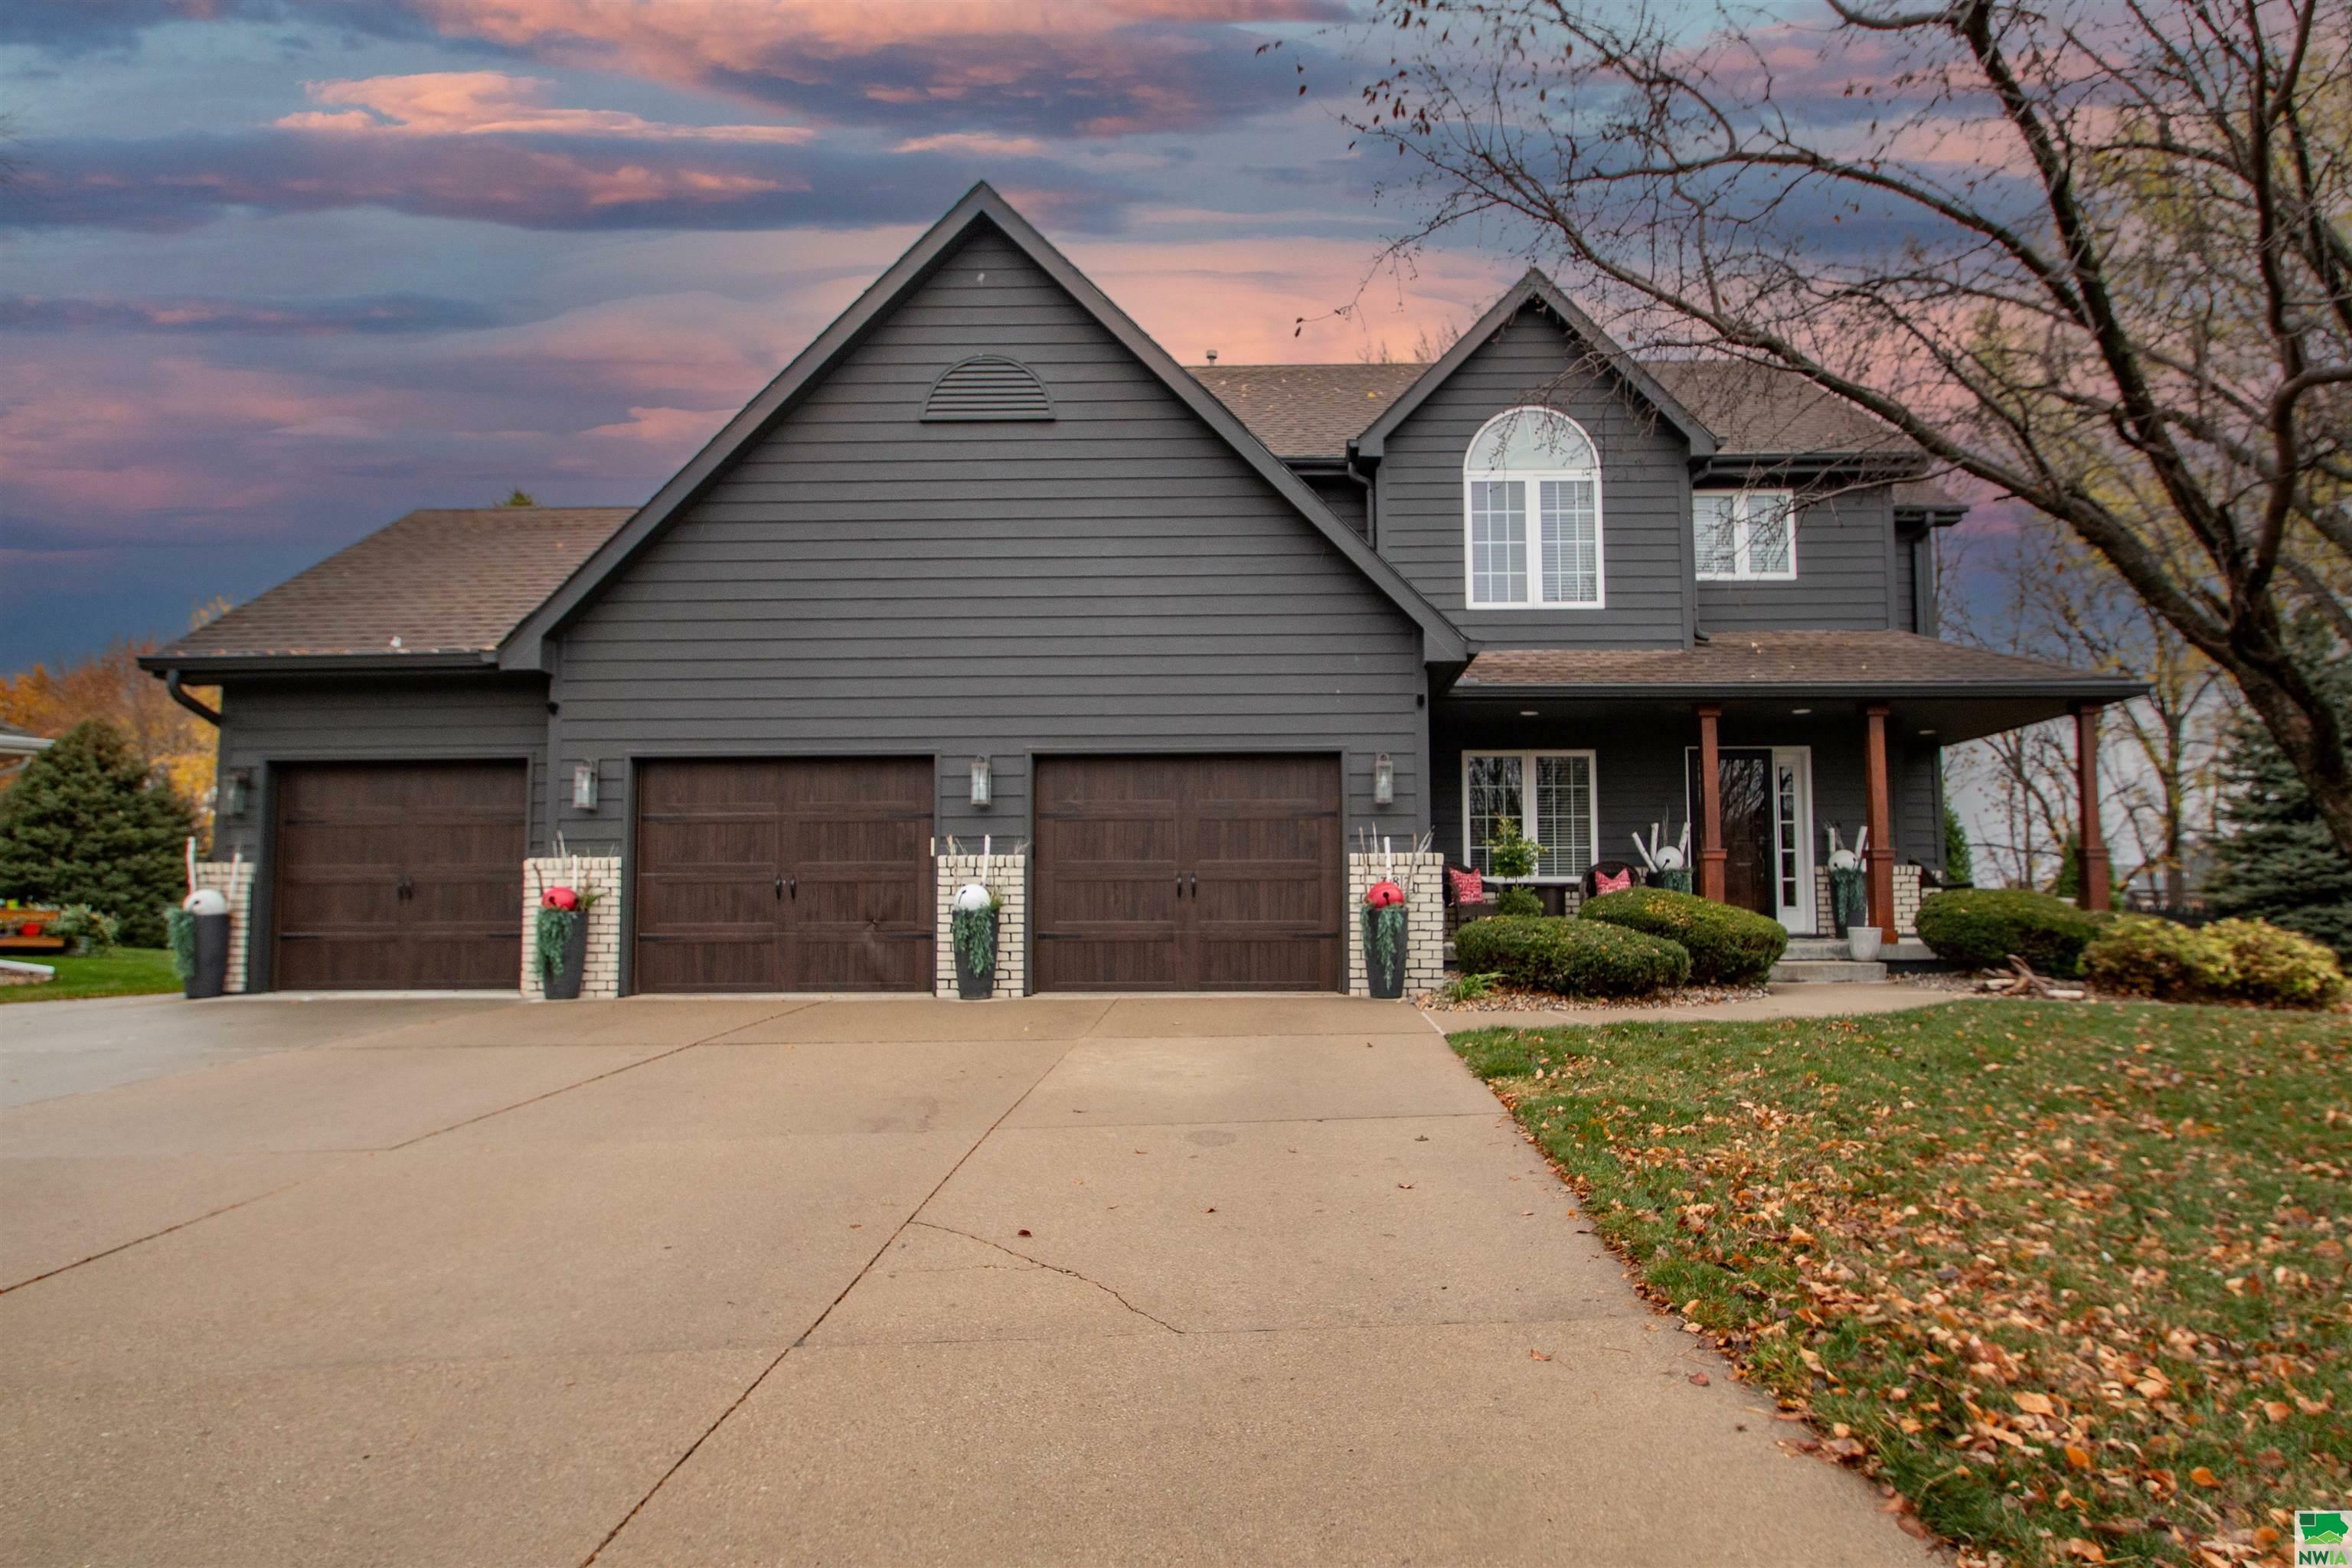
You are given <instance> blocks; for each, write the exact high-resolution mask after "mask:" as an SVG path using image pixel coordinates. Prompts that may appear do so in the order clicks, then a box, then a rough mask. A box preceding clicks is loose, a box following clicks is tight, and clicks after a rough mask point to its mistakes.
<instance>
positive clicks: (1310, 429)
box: [1187, 360, 1913, 458]
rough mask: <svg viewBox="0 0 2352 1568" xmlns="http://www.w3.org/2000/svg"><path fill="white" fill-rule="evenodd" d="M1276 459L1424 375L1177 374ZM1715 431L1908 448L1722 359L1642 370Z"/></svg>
mask: <svg viewBox="0 0 2352 1568" xmlns="http://www.w3.org/2000/svg"><path fill="white" fill-rule="evenodd" d="M1187 368H1188V369H1190V370H1191V371H1192V374H1193V377H1194V378H1195V379H1196V380H1198V381H1199V382H1200V383H1201V384H1202V385H1203V386H1205V387H1207V388H1208V389H1209V390H1210V391H1211V392H1213V393H1214V394H1216V395H1217V398H1218V400H1219V401H1220V402H1222V403H1223V404H1224V405H1225V406H1226V407H1228V408H1230V409H1232V410H1233V411H1234V414H1235V415H1237V416H1240V418H1241V421H1242V423H1243V424H1244V425H1246V426H1249V427H1250V433H1251V434H1252V435H1254V436H1255V437H1257V438H1258V439H1259V440H1261V441H1263V442H1265V444H1266V445H1267V446H1268V447H1271V448H1273V450H1274V453H1275V455H1276V457H1280V458H1341V457H1344V456H1346V454H1347V450H1348V443H1349V440H1351V439H1352V438H1354V437H1357V436H1360V435H1361V434H1363V432H1364V430H1365V428H1366V427H1367V426H1370V424H1371V423H1372V421H1373V420H1375V419H1378V418H1379V417H1380V416H1381V414H1382V413H1384V412H1385V411H1386V410H1387V408H1388V406H1389V405H1390V404H1391V403H1394V402H1395V401H1396V400H1397V399H1398V398H1400V397H1402V396H1403V395H1404V393H1405V389H1406V388H1408V387H1410V386H1411V385H1412V384H1413V383H1414V382H1415V381H1417V380H1419V379H1420V377H1421V374H1422V373H1423V371H1425V370H1427V369H1428V368H1429V367H1428V366H1427V365H1426V364H1420V363H1399V364H1206V365H1191V366H1188V367H1187ZM1643 369H1645V370H1647V371H1648V372H1649V373H1650V374H1652V375H1654V376H1656V377H1657V378H1658V381H1659V383H1660V384H1662V385H1664V387H1665V389H1666V390H1667V391H1668V392H1669V393H1671V394H1672V395H1674V396H1675V399H1676V400H1677V401H1679V402H1680V403H1681V404H1682V405H1683V406H1684V407H1685V408H1687V409H1689V410H1690V412H1691V414H1692V415H1693V416H1695V417H1696V418H1697V420H1698V421H1699V422H1700V423H1701V424H1703V425H1705V426H1706V427H1707V428H1708V429H1709V430H1712V431H1714V432H1715V435H1716V439H1717V441H1719V442H1720V443H1721V444H1722V448H1723V452H1724V453H1726V454H1740V453H1759V454H1761V453H1774V454H1786V453H1796V452H1899V453H1909V452H1910V451H1912V450H1913V448H1912V447H1911V446H1910V445H1909V443H1907V442H1906V441H1905V440H1904V439H1903V437H1900V436H1898V435H1896V434H1895V431H1894V429H1893V428H1892V427H1891V426H1887V425H1885V424H1882V423H1881V422H1880V421H1878V420H1876V419H1874V418H1872V417H1871V416H1868V415H1866V414H1864V413H1862V412H1861V411H1859V410H1857V409H1854V408H1852V407H1849V406H1848V405H1845V404H1843V403H1840V402H1839V401H1837V400H1836V399H1835V398H1833V397H1832V396H1831V395H1829V394H1828V393H1826V392H1823V391H1822V390H1821V389H1820V388H1819V387H1816V386H1814V385H1812V384H1811V383H1809V382H1807V381H1805V380H1803V379H1802V378H1801V377H1799V376H1796V375H1792V374H1790V373H1789V372H1787V371H1780V370H1766V369H1762V368H1759V367H1757V366H1752V365H1744V364H1737V363H1732V362H1730V361H1727V360H1661V361H1653V362H1649V363H1645V364H1644V365H1643Z"/></svg>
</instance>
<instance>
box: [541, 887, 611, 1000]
mask: <svg viewBox="0 0 2352 1568" xmlns="http://www.w3.org/2000/svg"><path fill="white" fill-rule="evenodd" d="M595 904H596V895H595V894H593V893H581V892H574V891H573V890H572V889H570V888H550V889H547V891H546V893H545V894H544V895H543V896H542V897H541V899H540V900H539V919H538V921H537V923H536V924H535V925H534V926H533V928H532V932H533V936H534V939H535V941H534V945H535V946H536V947H537V948H538V950H539V980H540V987H541V991H542V992H544V994H546V997H547V999H548V1000H549V1001H551V1002H572V1001H577V1000H578V999H579V996H580V985H581V978H582V975H583V973H584V972H585V971H586V969H587V966H588V911H589V910H591V909H593V908H594V907H595Z"/></svg>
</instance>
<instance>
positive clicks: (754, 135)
mask: <svg viewBox="0 0 2352 1568" xmlns="http://www.w3.org/2000/svg"><path fill="white" fill-rule="evenodd" d="M553 85H554V84H553V83H551V82H550V81H548V80H546V79H544V78H541V77H527V76H509V75H507V74H506V73H505V72H503V71H425V72H420V73H418V74H415V75H413V76H377V77H365V78H361V79H355V80H347V81H314V82H310V83H308V84H306V85H305V88H304V91H306V92H307V93H308V94H309V95H310V100H311V101H312V102H313V103H320V104H325V105H327V106H328V109H327V110H310V111H308V112H304V113H299V114H288V115H283V116H281V117H280V118H279V119H278V121H277V122H276V123H277V125H278V129H280V130H282V131H325V132H346V133H355V134H357V133H370V132H375V133H389V134H398V135H410V136H495V135H522V136H532V135H538V136H619V137H627V138H630V139H632V140H635V141H650V142H787V143H790V142H806V141H808V140H809V139H810V138H811V137H813V136H814V135H815V132H813V131H811V130H809V129H808V128H807V127H805V126H799V125H677V124H668V123H664V122H662V121H652V120H647V119H645V118H644V117H643V116H641V115H635V114H628V113H625V112H623V111H621V110H612V109H562V108H557V107H554V106H552V105H550V104H548V103H546V102H545V101H544V100H545V99H546V97H547V93H548V89H550V88H551V87H552V86H553ZM344 105H349V106H351V107H348V108H344V107H341V106H344Z"/></svg>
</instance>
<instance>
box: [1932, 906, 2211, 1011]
mask: <svg viewBox="0 0 2352 1568" xmlns="http://www.w3.org/2000/svg"><path fill="white" fill-rule="evenodd" d="M1943 896H1946V897H1948V896H1949V895H1943ZM2211 958H2212V944H2211V943H2210V942H2207V941H2206V940H2205V937H2204V934H2203V933H2202V932H2200V931H2192V930H2191V929H2189V927H2188V926H2185V925H2176V924H2174V923H2173V922H2172V921H2163V920H2157V919H2154V918H2153V917H2151V916H2147V915H2122V916H2119V917H2117V918H2116V921H2115V923H2114V924H2113V925H2110V926H2109V927H2107V929H2106V930H2105V931H2101V932H2100V933H2099V934H2098V935H2097V936H2096V937H2095V938H2093V939H2092V941H2091V944H2090V945H2089V946H2088V947H2085V948H2084V950H2083V963H2082V972H2083V978H2084V979H2085V980H2088V981H2090V982H2091V983H2092V984H2095V985H2096V986H2097V987H2098V988H2099V989H2100V990H2102V991H2113V992H2116V993H2117V994H2120V995H2125V996H2158V997H2170V998H2185V997H2188V996H2191V995H2195V994H2201V993H2202V992H2203V990H2204V988H2205V985H2206V975H2207V972H2208V971H2209V970H2210V968H2211Z"/></svg>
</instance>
